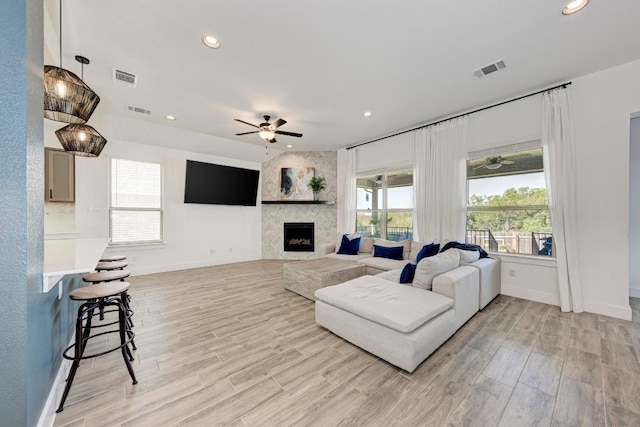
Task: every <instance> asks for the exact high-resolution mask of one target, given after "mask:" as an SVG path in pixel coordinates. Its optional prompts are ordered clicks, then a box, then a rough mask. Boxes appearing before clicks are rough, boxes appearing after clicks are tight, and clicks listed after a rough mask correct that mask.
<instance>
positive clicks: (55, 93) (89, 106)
mask: <svg viewBox="0 0 640 427" xmlns="http://www.w3.org/2000/svg"><path fill="white" fill-rule="evenodd" d="M99 102H100V97H99V96H98V95H97V94H96V93H95V92H94V91H93V90H91V88H90V87H89V86H87V85H86V83H85V82H83V81H82V79H80V78H78V76H76V75H75V74H74V73H72V72H71V71H68V70H65V69H63V68H62V0H60V67H54V66H52V65H45V66H44V117H45V118H47V119H51V120H55V121H58V122H65V123H86V122H87V120H89V117H91V114H93V111H94V110H95V109H96V107H97V106H98V103H99Z"/></svg>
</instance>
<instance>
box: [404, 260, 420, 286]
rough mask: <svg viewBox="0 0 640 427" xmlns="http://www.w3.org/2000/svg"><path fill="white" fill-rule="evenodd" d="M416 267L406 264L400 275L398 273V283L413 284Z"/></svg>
mask: <svg viewBox="0 0 640 427" xmlns="http://www.w3.org/2000/svg"><path fill="white" fill-rule="evenodd" d="M416 265H417V264H411V263H409V264H407V265H405V266H404V268H403V269H402V273H400V283H411V282H413V276H415V274H416Z"/></svg>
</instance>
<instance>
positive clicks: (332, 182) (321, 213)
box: [262, 151, 338, 260]
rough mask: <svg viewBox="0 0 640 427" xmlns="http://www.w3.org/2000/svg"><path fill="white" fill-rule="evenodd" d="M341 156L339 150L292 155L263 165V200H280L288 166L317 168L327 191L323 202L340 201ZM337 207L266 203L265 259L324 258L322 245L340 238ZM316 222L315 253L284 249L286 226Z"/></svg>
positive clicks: (263, 213)
mask: <svg viewBox="0 0 640 427" xmlns="http://www.w3.org/2000/svg"><path fill="white" fill-rule="evenodd" d="M337 159H338V158H337V153H336V152H335V151H314V152H311V151H309V152H308V151H298V152H288V153H284V154H281V155H280V156H278V157H276V158H274V159H271V160H269V161H268V162H265V163H263V164H262V200H278V195H279V193H280V169H281V168H285V167H313V168H315V173H316V176H324V177H325V178H326V180H327V188H326V189H324V190H322V192H321V193H320V198H321V199H322V200H336V196H337V190H336V188H337V180H336V176H337V162H338V160H337ZM336 221H337V210H336V205H327V204H308V203H304V204H297V203H294V204H286V205H281V204H263V205H262V258H264V259H292V260H305V259H314V258H321V257H322V256H323V253H322V245H323V244H326V243H332V242H334V241H335V239H336V233H337V231H336ZM285 222H312V223H314V229H315V231H314V240H315V250H314V251H313V252H289V251H285V250H284V233H283V230H284V223H285Z"/></svg>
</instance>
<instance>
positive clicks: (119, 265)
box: [96, 261, 128, 271]
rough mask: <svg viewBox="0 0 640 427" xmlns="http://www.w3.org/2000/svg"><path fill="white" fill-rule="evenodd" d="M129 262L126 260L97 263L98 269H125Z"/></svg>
mask: <svg viewBox="0 0 640 427" xmlns="http://www.w3.org/2000/svg"><path fill="white" fill-rule="evenodd" d="M127 265H128V264H127V263H126V261H101V262H99V263H98V264H96V270H97V271H111V270H124V268H125V267H126V266H127Z"/></svg>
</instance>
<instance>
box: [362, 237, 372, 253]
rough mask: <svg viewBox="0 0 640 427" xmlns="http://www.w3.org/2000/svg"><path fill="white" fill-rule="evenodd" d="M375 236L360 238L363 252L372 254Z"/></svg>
mask: <svg viewBox="0 0 640 427" xmlns="http://www.w3.org/2000/svg"><path fill="white" fill-rule="evenodd" d="M373 240H374V239H373V237H362V238H360V250H359V252H360V253H361V254H367V255H371V254H372V253H373Z"/></svg>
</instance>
